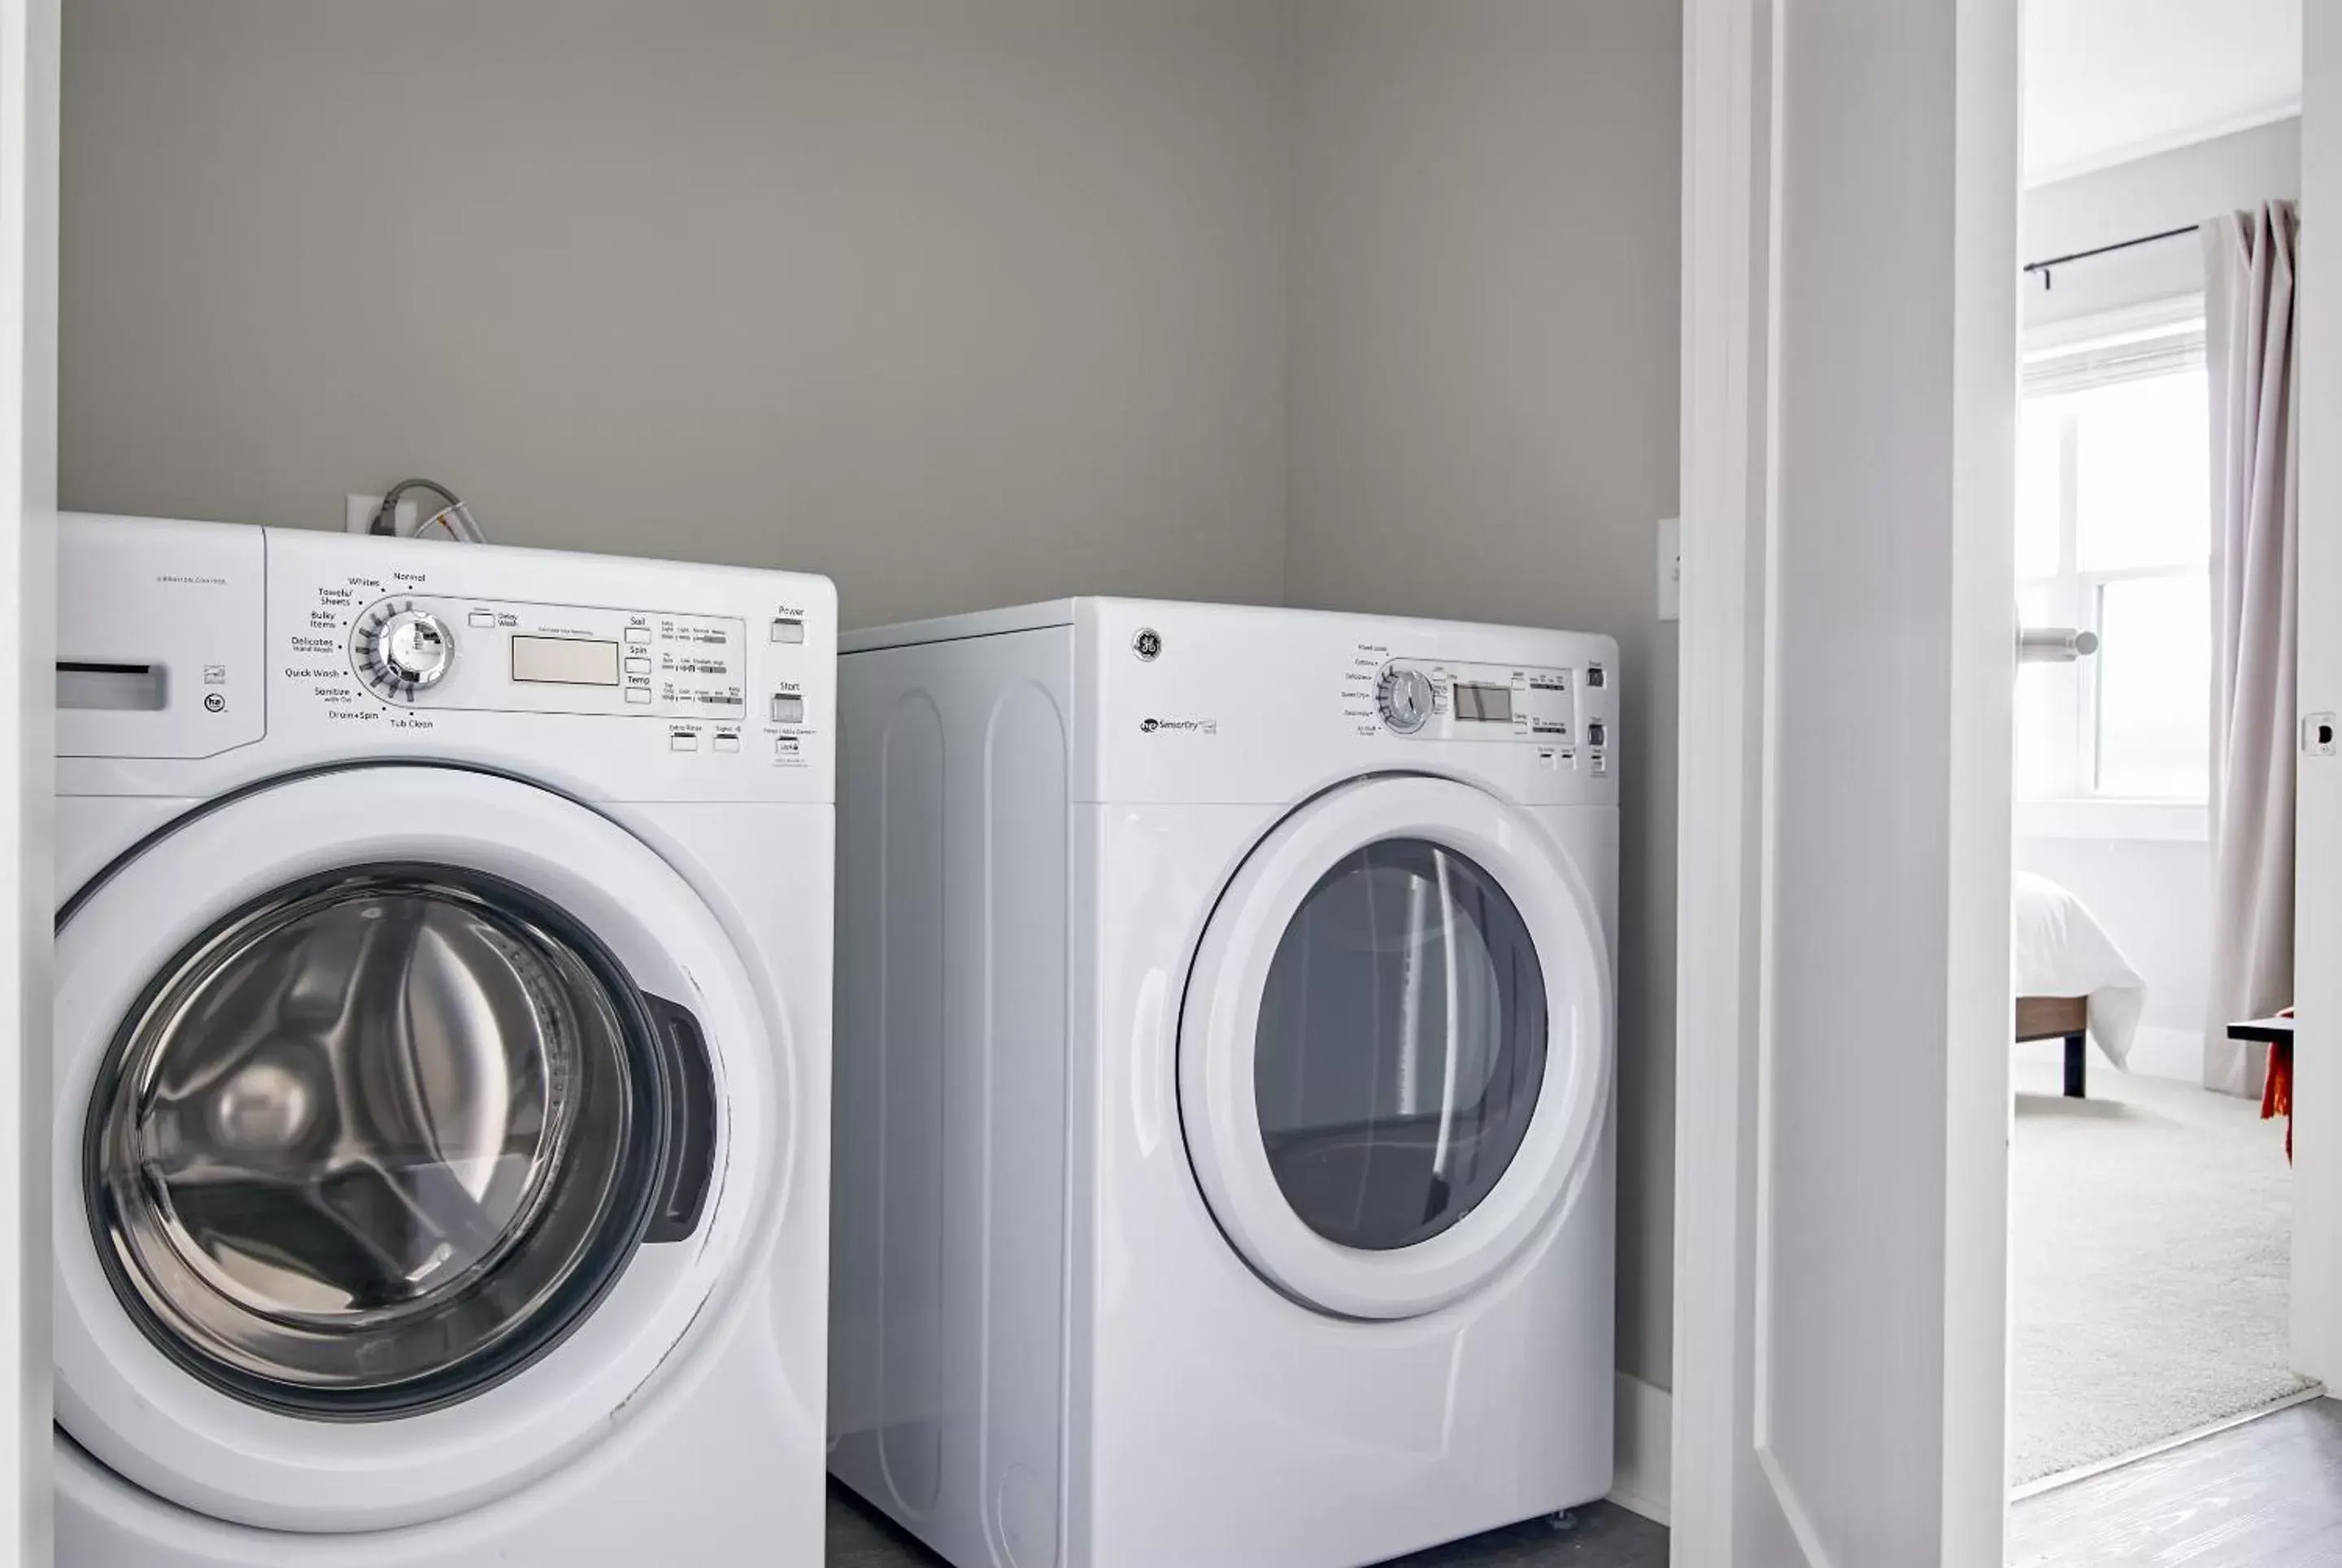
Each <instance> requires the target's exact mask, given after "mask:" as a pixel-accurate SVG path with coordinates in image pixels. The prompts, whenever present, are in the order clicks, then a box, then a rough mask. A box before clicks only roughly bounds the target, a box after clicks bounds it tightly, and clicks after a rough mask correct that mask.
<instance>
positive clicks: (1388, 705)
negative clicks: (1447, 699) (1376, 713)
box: [1376, 665, 1433, 735]
mask: <svg viewBox="0 0 2342 1568" xmlns="http://www.w3.org/2000/svg"><path fill="white" fill-rule="evenodd" d="M1376 699H1377V701H1378V702H1379V703H1380V705H1381V707H1382V710H1383V722H1384V723H1385V724H1387V725H1389V726H1390V727H1391V729H1394V730H1395V731H1396V732H1397V733H1399V734H1401V735H1412V734H1414V733H1415V732H1416V730H1418V729H1422V728H1423V724H1424V720H1426V719H1429V718H1430V717H1431V705H1432V701H1433V693H1432V689H1431V678H1430V677H1429V676H1427V675H1426V674H1424V673H1423V671H1421V670H1419V669H1408V668H1406V667H1404V666H1402V665H1393V666H1391V668H1388V669H1386V670H1385V671H1383V682H1382V689H1381V690H1380V691H1379V692H1377V693H1376Z"/></svg>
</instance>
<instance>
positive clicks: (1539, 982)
mask: <svg viewBox="0 0 2342 1568" xmlns="http://www.w3.org/2000/svg"><path fill="white" fill-rule="evenodd" d="M1610 1006H1611V1003H1610V980H1609V959H1608V952H1607V948H1606V944H1605V942H1604V940H1603V938H1602V931H1601V925H1600V920H1599V916H1598V915H1597V913H1596V906H1595V904H1594V902H1593V900H1592V898H1591V897H1590V895H1589V894H1588V892H1587V890H1586V885H1585V883H1584V881H1583V879H1581V878H1580V877H1579V876H1578V875H1577V873H1576V869H1574V868H1573V867H1571V866H1570V865H1569V864H1568V862H1567V861H1566V859H1564V858H1563V857H1562V855H1561V853H1560V851H1559V850H1558V849H1556V847H1555V846H1554V844H1553V843H1552V841H1551V839H1549V838H1548V837H1547V836H1546V834H1545V833H1544V832H1542V831H1540V830H1539V829H1538V828H1537V827H1536V824H1535V823H1533V822H1532V821H1530V820H1529V819H1527V818H1526V816H1525V815H1523V814H1522V813H1521V812H1519V811H1518V810H1516V809H1514V808H1512V807H1510V806H1507V805H1506V803H1505V802H1503V801H1501V800H1498V799H1496V798H1495V797H1494V796H1491V795H1489V794H1487V793H1486V792H1485V791H1483V790H1479V789H1472V788H1470V787H1468V786H1466V785H1464V784H1460V783H1456V782H1454V781H1452V780H1449V779H1428V778H1415V777H1384V778H1376V779H1366V780H1362V781H1358V782H1355V783H1351V784H1348V785H1346V786H1344V787H1342V788H1340V789H1334V790H1331V791H1329V792H1327V793H1326V794H1324V795H1321V796H1319V797H1317V798H1316V799H1314V800H1312V801H1311V802H1309V803H1308V804H1307V805H1306V806H1304V807H1302V808H1301V809H1299V810H1297V811H1296V812H1295V813H1294V814H1293V815H1291V816H1289V817H1287V818H1286V819H1285V820H1284V821H1283V822H1281V823H1279V824H1278V825H1277V827H1276V829H1274V830H1273V831H1271V832H1270V833H1269V835H1268V836H1267V837H1266V839H1264V840H1263V841H1262V842H1261V843H1260V845H1259V846H1258V847H1256V849H1254V851H1253V852H1252V854H1251V855H1250V856H1249V857H1247V858H1246V860H1245V863H1244V865H1243V866H1242V867H1241V868H1240V869H1238V870H1237V872H1236V877H1235V879H1233V880H1232V881H1231V883H1230V885H1229V887H1228V889H1227V890H1226V893H1225V894H1224V895H1223V896H1222V898H1221V900H1220V902H1219V906H1218V908H1217V909H1216V910H1214V912H1213V914H1212V917H1211V920H1210V922H1209V924H1208V925H1207V927H1206V930H1205V933H1204V938H1203V940H1202V942H1201V944H1200V946H1199V948H1198V950H1197V955H1196V964H1195V969H1194V971H1193V973H1192V974H1191V975H1190V977H1189V980H1188V987H1187V997H1186V1007H1185V1009H1184V1010H1183V1013H1182V1016H1181V1021H1180V1030H1179V1108H1180V1118H1181V1121H1182V1124H1183V1126H1184V1128H1185V1131H1186V1137H1187V1147H1188V1151H1189V1154H1190V1157H1191V1158H1192V1160H1193V1161H1194V1163H1195V1168H1196V1176H1197V1178H1198V1180H1199V1181H1201V1183H1202V1185H1203V1189H1204V1193H1205V1197H1206V1201H1208V1202H1209V1203H1210V1205H1211V1209H1212V1213H1213V1215H1214V1217H1215V1218H1216V1220H1217V1221H1218V1222H1219V1225H1220V1229H1221V1230H1222V1231H1224V1232H1225V1233H1226V1235H1227V1237H1228V1238H1229V1240H1230V1241H1233V1242H1234V1243H1235V1245H1236V1248H1237V1250H1238V1251H1240V1252H1242V1253H1243V1254H1244V1257H1245V1259H1246V1261H1247V1262H1249V1263H1250V1264H1251V1265H1252V1267H1253V1268H1254V1269H1255V1270H1256V1271H1257V1272H1258V1273H1259V1274H1260V1275H1261V1276H1262V1277H1263V1278H1264V1279H1266V1280H1267V1281H1268V1282H1270V1283H1271V1284H1273V1285H1275V1286H1276V1287H1277V1288H1278V1289H1279V1290H1281V1291H1283V1292H1286V1294H1287V1295H1289V1296H1291V1297H1292V1298H1293V1299H1295V1300H1296V1301H1298V1302H1302V1303H1303V1304H1304V1305H1306V1306H1310V1307H1314V1308H1316V1309H1317V1310H1318V1311H1321V1312H1328V1313H1332V1314H1336V1315H1339V1316H1344V1317H1351V1318H1403V1317H1411V1316H1415V1315H1416V1314H1419V1313H1423V1312H1431V1311H1433V1310H1435V1309H1436V1308H1438V1307H1441V1306H1444V1305H1446V1304H1447V1303H1448V1302H1453V1301H1456V1299H1458V1298H1459V1297H1461V1296H1463V1295H1465V1294H1466V1293H1468V1292H1471V1291H1472V1290H1474V1289H1475V1288H1476V1287H1477V1286H1479V1285H1481V1284H1483V1283H1485V1282H1486V1281H1487V1280H1489V1279H1490V1278H1491V1277H1493V1276H1494V1275H1496V1273H1498V1272H1500V1271H1503V1270H1504V1269H1505V1268H1506V1265H1508V1264H1509V1263H1510V1262H1511V1261H1513V1260H1514V1259H1515V1258H1516V1257H1517V1256H1518V1255H1519V1254H1520V1251H1521V1249H1522V1248H1523V1247H1524V1246H1525V1245H1526V1244H1527V1243H1528V1242H1529V1241H1530V1240H1531V1239H1532V1238H1534V1237H1535V1236H1536V1235H1538V1234H1540V1233H1544V1232H1546V1231H1547V1230H1548V1228H1549V1227H1550V1225H1551V1223H1552V1222H1553V1220H1554V1217H1555V1216H1556V1214H1557V1213H1558V1212H1560V1211H1563V1210H1564V1209H1566V1206H1567V1205H1568V1204H1569V1203H1570V1202H1572V1201H1574V1200H1575V1196H1576V1192H1577V1191H1578V1190H1579V1188H1580V1187H1581V1186H1582V1185H1583V1182H1584V1179H1585V1176H1586V1171H1587V1170H1588V1169H1589V1167H1590V1165H1591V1164H1592V1162H1593V1161H1594V1158H1595V1156H1596V1152H1597V1151H1598V1149H1599V1139H1600V1136H1601V1131H1602V1128H1603V1121H1604V1115H1605V1111H1606V1107H1607V1104H1608V1096H1609V1092H1610V1080H1611V1071H1612V1063H1611V1037H1610V1030H1611V1015H1610Z"/></svg>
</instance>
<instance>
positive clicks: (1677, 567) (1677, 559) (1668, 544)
mask: <svg viewBox="0 0 2342 1568" xmlns="http://www.w3.org/2000/svg"><path fill="white" fill-rule="evenodd" d="M1659 618H1660V619H1661V620H1681V619H1683V524H1682V523H1681V522H1680V521H1679V520H1677V519H1676V518H1660V519H1659Z"/></svg>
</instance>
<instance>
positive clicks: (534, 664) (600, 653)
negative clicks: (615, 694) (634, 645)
mask: <svg viewBox="0 0 2342 1568" xmlns="http://www.w3.org/2000/svg"><path fill="white" fill-rule="evenodd" d="M512 678H514V679H515V680H518V681H525V682H527V683H529V684H531V685H536V686H616V685H617V684H618V645H617V644H616V643H615V642H603V641H601V640H599V639H598V638H586V637H515V638H513V639H512Z"/></svg>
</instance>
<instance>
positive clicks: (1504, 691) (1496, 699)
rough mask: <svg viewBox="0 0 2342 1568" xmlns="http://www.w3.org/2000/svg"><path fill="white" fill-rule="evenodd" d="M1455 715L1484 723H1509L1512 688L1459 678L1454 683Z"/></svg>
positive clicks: (1510, 720) (1511, 717) (1511, 712)
mask: <svg viewBox="0 0 2342 1568" xmlns="http://www.w3.org/2000/svg"><path fill="white" fill-rule="evenodd" d="M1456 718H1458V719H1469V720H1474V721H1477V722H1480V723H1486V724H1510V723H1511V722H1512V721H1513V689H1512V688H1511V687H1509V686H1483V685H1479V684H1477V683H1476V682H1472V681H1465V680H1459V681H1457V682H1456Z"/></svg>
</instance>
